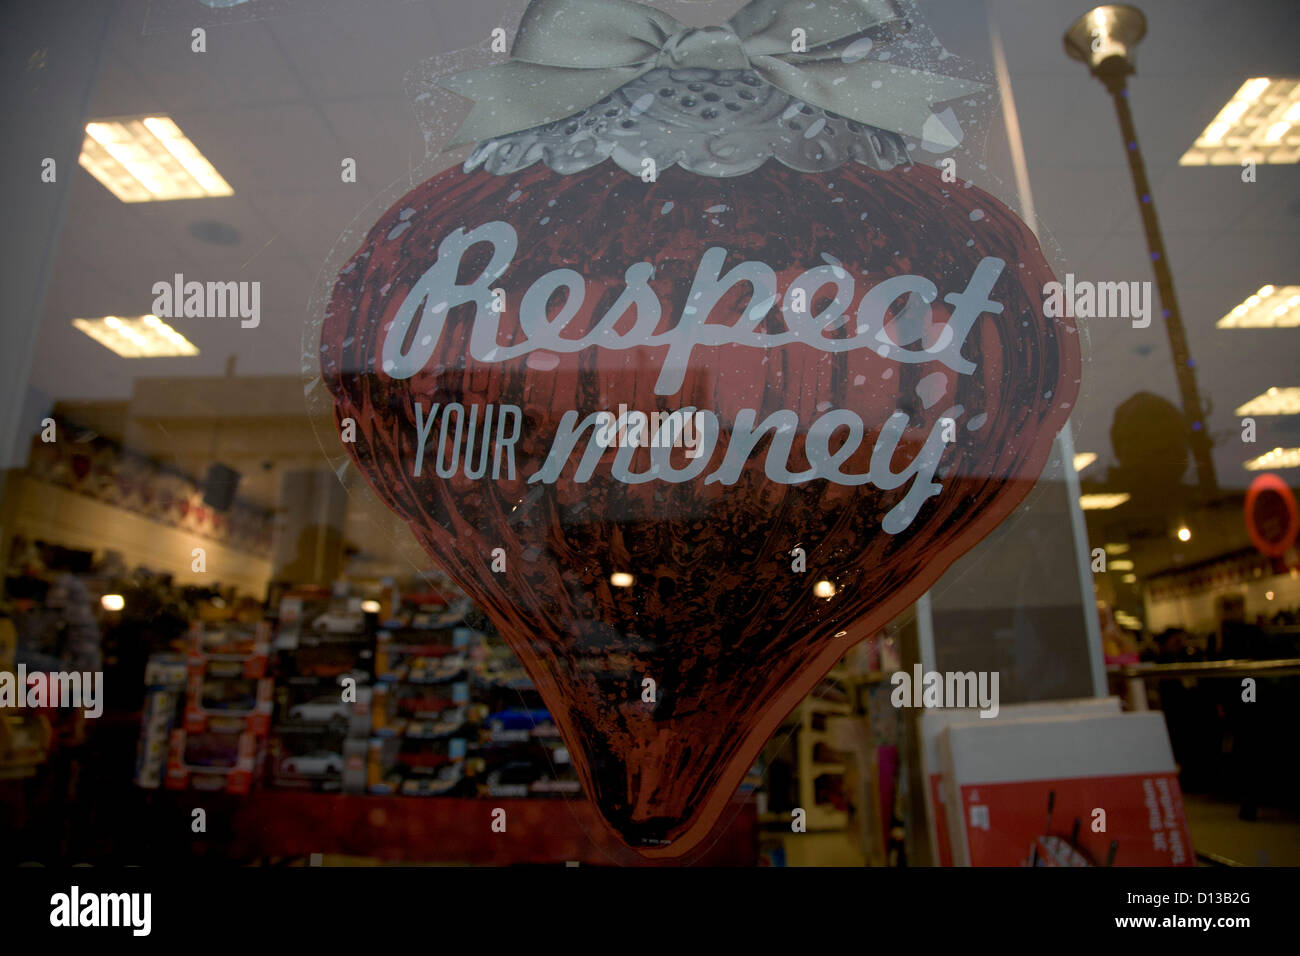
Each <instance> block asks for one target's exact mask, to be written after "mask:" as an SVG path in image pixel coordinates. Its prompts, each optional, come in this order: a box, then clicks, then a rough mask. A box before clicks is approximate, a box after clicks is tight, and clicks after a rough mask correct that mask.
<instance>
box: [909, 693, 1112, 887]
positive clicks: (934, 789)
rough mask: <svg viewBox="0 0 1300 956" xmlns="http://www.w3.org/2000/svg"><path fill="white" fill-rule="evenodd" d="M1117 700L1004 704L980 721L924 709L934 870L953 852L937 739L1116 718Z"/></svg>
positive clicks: (961, 711) (963, 711) (971, 715)
mask: <svg viewBox="0 0 1300 956" xmlns="http://www.w3.org/2000/svg"><path fill="white" fill-rule="evenodd" d="M1119 712H1120V702H1119V698H1118V697H1082V698H1079V699H1076V700H1044V701H1034V702H1032V703H1027V704H1007V705H1004V706H1003V707H1002V708H1001V709H1000V710H999V712H998V715H997V716H996V717H980V715H979V711H978V710H977V709H975V708H966V707H960V708H958V707H951V708H926V709H925V710H924V711H923V712H922V713H921V747H920V752H921V779H922V780H924V781H925V811H926V821H927V823H928V824H929V829H930V850H931V853H932V854H933V865H934V866H952V865H953V862H952V849H951V844H950V842H949V838H948V816H947V813H946V812H945V810H946V807H945V804H944V788H943V764H942V762H941V761H940V759H939V736H940V734H941V733H942V732H943V731H944V730H946V729H947V728H948V727H951V726H953V725H954V724H962V723H969V722H971V721H976V722H981V723H990V722H993V721H998V720H1001V721H1007V720H1018V719H1023V718H1026V717H1051V716H1058V715H1063V714H1073V713H1104V714H1118V713H1119Z"/></svg>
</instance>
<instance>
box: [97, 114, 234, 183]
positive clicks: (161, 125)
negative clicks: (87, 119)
mask: <svg viewBox="0 0 1300 956" xmlns="http://www.w3.org/2000/svg"><path fill="white" fill-rule="evenodd" d="M80 162H81V165H82V167H83V168H84V169H85V170H86V172H88V173H90V175H92V176H94V177H95V178H96V179H98V180H99V181H100V182H101V183H103V184H104V186H105V188H106V189H108V191H109V192H111V193H112V194H113V195H114V196H116V197H117V198H118V199H120V200H122V202H155V201H160V200H166V199H204V198H208V197H213V196H233V195H234V194H235V191H234V190H233V189H231V188H230V184H229V183H228V182H226V181H225V180H224V179H222V178H221V174H220V173H218V172H217V171H216V169H214V168H213V166H212V164H211V163H210V162H208V161H207V159H205V158H204V156H203V154H202V153H200V152H199V150H198V147H196V146H195V145H194V144H193V143H191V142H190V141H189V140H188V139H186V138H185V134H184V133H182V132H181V131H180V127H178V126H177V125H176V124H175V123H173V122H172V121H171V120H170V119H168V118H167V117H166V116H141V117H135V118H126V119H116V120H97V121H95V122H92V123H87V124H86V138H85V140H84V141H83V142H82V144H81V159H80Z"/></svg>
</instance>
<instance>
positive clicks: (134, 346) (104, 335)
mask: <svg viewBox="0 0 1300 956" xmlns="http://www.w3.org/2000/svg"><path fill="white" fill-rule="evenodd" d="M72 324H73V325H74V326H75V327H76V328H78V329H80V330H81V331H83V332H85V333H86V334H87V335H89V336H90V337H91V338H92V339H94V340H95V341H96V342H98V343H99V344H100V345H102V346H104V348H106V349H110V350H112V351H114V352H116V353H117V354H118V355H120V356H122V358H165V357H167V356H174V355H198V354H199V350H198V348H196V347H195V345H194V343H193V342H191V341H190V340H189V339H187V338H186V337H185V336H183V335H181V334H180V333H179V332H177V331H176V330H175V329H173V328H172V327H171V326H170V325H168V324H167V323H166V322H164V321H163V320H162V319H160V318H158V316H156V315H140V316H136V317H135V318H132V319H126V318H121V317H119V316H116V315H106V316H104V317H103V318H102V319H73V320H72Z"/></svg>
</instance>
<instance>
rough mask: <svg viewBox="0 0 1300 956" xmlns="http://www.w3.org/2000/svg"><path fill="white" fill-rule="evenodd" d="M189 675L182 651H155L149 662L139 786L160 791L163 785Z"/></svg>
mask: <svg viewBox="0 0 1300 956" xmlns="http://www.w3.org/2000/svg"><path fill="white" fill-rule="evenodd" d="M186 676H187V673H186V664H185V658H184V657H182V656H181V655H180V654H153V655H151V656H150V657H149V660H148V662H147V663H146V664H145V668H144V683H145V691H144V712H143V715H142V716H141V720H140V740H139V743H138V744H137V747H136V758H135V784H136V786H137V787H143V788H145V789H147V790H156V789H158V788H159V787H161V786H162V785H163V778H164V775H165V774H166V770H167V748H168V743H169V741H170V740H171V734H172V731H173V730H175V729H176V727H177V726H178V725H179V723H180V721H181V713H182V710H183V707H184V701H185V686H186Z"/></svg>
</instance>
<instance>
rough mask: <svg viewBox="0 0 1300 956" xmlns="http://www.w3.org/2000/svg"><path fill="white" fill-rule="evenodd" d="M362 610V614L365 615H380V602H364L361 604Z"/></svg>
mask: <svg viewBox="0 0 1300 956" xmlns="http://www.w3.org/2000/svg"><path fill="white" fill-rule="evenodd" d="M361 610H362V612H363V613H365V614H378V613H379V602H378V601H362V602H361Z"/></svg>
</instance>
